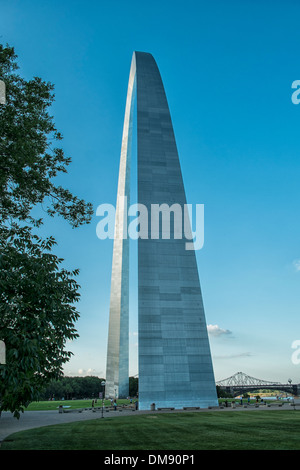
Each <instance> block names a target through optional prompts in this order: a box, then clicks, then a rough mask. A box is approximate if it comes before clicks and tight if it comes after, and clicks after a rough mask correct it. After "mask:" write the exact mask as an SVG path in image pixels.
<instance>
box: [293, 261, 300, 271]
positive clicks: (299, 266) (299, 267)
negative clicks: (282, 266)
mask: <svg viewBox="0 0 300 470" xmlns="http://www.w3.org/2000/svg"><path fill="white" fill-rule="evenodd" d="M293 265H294V268H295V269H296V271H300V259H295V261H294V262H293Z"/></svg>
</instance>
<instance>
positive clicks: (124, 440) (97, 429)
mask: <svg viewBox="0 0 300 470" xmlns="http://www.w3.org/2000/svg"><path fill="white" fill-rule="evenodd" d="M299 432H300V413H299V412H297V411H293V410H289V411H283V410H281V411H279V410H269V411H267V410H265V411H252V412H251V411H249V412H248V411H226V412H222V411H220V412H219V411H218V412H204V413H191V412H190V413H180V414H175V413H174V414H151V415H135V416H131V417H125V416H124V417H117V418H107V417H106V418H105V419H97V420H91V421H83V422H77V423H70V424H60V425H55V426H46V427H43V428H37V429H34V430H30V431H22V432H19V433H15V434H13V435H11V436H9V438H8V439H7V440H5V441H4V442H3V443H2V446H1V449H3V450H5V449H14V450H17V449H36V450H38V449H41V450H47V449H57V450H59V449H63V450H67V449H72V450H76V449H78V450H81V449H85V450H89V449H94V450H101V449H102V450H124V449H126V450H139V449H142V450H155V449H156V450H196V449H199V450H201V449H206V450H216V449H219V450H221V449H228V450H237V449H248V450H251V449H268V450H273V449H276V450H279V449H288V450H293V449H300V440H299Z"/></svg>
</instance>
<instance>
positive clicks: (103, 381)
mask: <svg viewBox="0 0 300 470" xmlns="http://www.w3.org/2000/svg"><path fill="white" fill-rule="evenodd" d="M101 386H102V387H103V390H102V416H101V418H104V416H103V406H104V387H105V380H102V382H101Z"/></svg>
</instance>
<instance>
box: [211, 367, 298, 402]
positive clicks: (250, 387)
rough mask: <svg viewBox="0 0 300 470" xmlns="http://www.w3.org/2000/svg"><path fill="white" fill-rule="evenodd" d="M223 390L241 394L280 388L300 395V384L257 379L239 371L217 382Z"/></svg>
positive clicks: (282, 390)
mask: <svg viewBox="0 0 300 470" xmlns="http://www.w3.org/2000/svg"><path fill="white" fill-rule="evenodd" d="M216 385H217V386H219V387H220V388H221V389H222V390H225V391H226V392H228V393H230V394H232V395H233V396H235V395H240V394H243V393H246V392H255V391H257V390H260V389H268V390H278V391H281V392H286V393H290V394H292V395H294V396H299V395H300V384H292V381H291V380H288V383H286V384H283V383H280V382H272V381H268V380H262V379H256V378H255V377H250V375H247V374H245V373H244V372H237V373H236V374H234V375H232V376H230V377H228V378H226V379H223V380H219V381H218V382H216Z"/></svg>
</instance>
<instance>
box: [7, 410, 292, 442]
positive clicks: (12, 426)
mask: <svg viewBox="0 0 300 470" xmlns="http://www.w3.org/2000/svg"><path fill="white" fill-rule="evenodd" d="M297 408H298V409H299V407H297ZM284 409H285V410H291V409H293V408H291V407H290V405H288V404H286V405H285V406H282V407H278V406H276V405H274V406H272V407H270V408H268V407H267V406H259V407H254V406H248V407H246V408H244V407H242V406H237V407H236V408H235V409H232V408H230V407H228V408H212V409H207V408H203V409H200V410H198V412H199V413H202V412H207V411H220V412H226V411H235V410H236V411H243V410H248V411H249V410H284ZM191 411H192V410H191ZM166 412H168V413H183V412H187V411H184V410H174V411H166V410H164V411H150V410H149V411H132V410H131V409H129V410H128V409H123V410H122V411H119V410H117V411H109V412H106V411H104V414H103V416H104V418H103V419H107V418H114V417H121V416H138V415H140V414H154V413H166ZM194 412H195V411H194ZM101 416H102V411H101V409H100V410H97V411H92V410H83V411H82V412H81V413H79V412H78V411H77V410H76V411H75V410H74V411H71V412H66V413H59V412H58V410H53V411H52V410H51V411H25V412H24V413H21V417H20V419H16V418H14V417H13V415H12V413H10V412H2V414H1V418H0V443H1V441H3V439H5V438H6V437H7V436H9V435H10V434H13V433H15V432H19V431H25V430H27V429H33V428H38V427H42V426H51V425H52V424H63V423H71V422H74V421H83V420H88V419H101Z"/></svg>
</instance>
